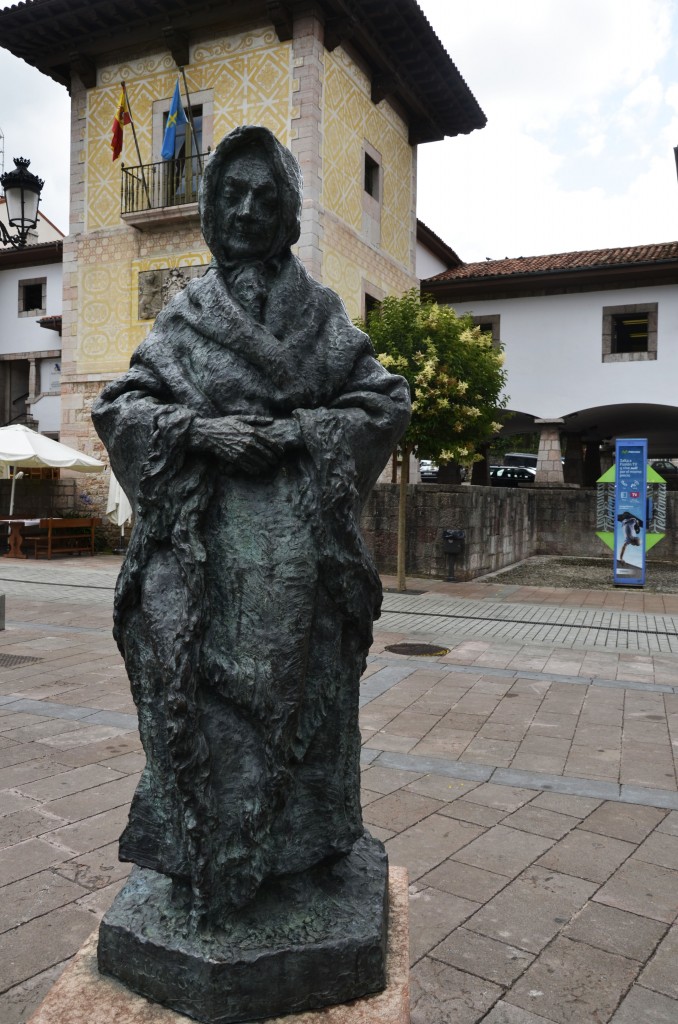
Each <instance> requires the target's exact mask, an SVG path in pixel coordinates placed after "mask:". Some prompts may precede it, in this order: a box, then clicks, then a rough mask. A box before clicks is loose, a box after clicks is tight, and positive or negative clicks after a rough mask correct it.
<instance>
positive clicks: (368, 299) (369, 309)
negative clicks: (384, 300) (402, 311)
mask: <svg viewBox="0 0 678 1024" xmlns="http://www.w3.org/2000/svg"><path fill="white" fill-rule="evenodd" d="M380 306H381V299H378V298H377V297H376V296H375V295H370V293H369V292H365V317H366V318H367V317H368V316H369V315H370V313H373V312H374V311H375V309H379V307H380Z"/></svg>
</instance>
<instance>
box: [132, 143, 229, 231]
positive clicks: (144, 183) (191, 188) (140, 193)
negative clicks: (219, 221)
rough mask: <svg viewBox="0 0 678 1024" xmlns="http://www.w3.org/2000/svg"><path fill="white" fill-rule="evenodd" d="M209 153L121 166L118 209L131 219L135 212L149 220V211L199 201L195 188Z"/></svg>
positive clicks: (176, 207)
mask: <svg viewBox="0 0 678 1024" xmlns="http://www.w3.org/2000/svg"><path fill="white" fill-rule="evenodd" d="M208 155H209V154H207V153H204V154H202V155H201V156H197V155H196V156H190V157H176V158H175V159H174V160H160V161H159V162H158V163H155V164H140V165H139V166H138V167H125V166H123V168H122V179H121V183H120V212H121V214H122V216H123V217H124V218H125V219H126V220H130V221H131V222H134V219H135V216H134V215H137V214H138V215H144V219H145V220H147V219H148V214H149V213H150V212H151V211H154V210H155V211H158V212H159V211H162V210H172V209H177V212H179V209H180V208H185V207H186V206H188V205H190V204H195V203H197V202H198V189H199V188H200V180H201V178H202V172H203V168H204V166H205V162H206V160H207V157H208Z"/></svg>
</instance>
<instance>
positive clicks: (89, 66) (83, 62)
mask: <svg viewBox="0 0 678 1024" xmlns="http://www.w3.org/2000/svg"><path fill="white" fill-rule="evenodd" d="M69 59H70V62H71V71H75V73H76V74H77V76H78V78H79V79H80V81H81V82H82V84H83V85H84V86H85V88H86V89H94V87H95V86H96V84H97V66H96V64H95V63H94V61H93V60H92V58H91V57H88V56H87V55H86V54H84V53H71V54H70V57H69Z"/></svg>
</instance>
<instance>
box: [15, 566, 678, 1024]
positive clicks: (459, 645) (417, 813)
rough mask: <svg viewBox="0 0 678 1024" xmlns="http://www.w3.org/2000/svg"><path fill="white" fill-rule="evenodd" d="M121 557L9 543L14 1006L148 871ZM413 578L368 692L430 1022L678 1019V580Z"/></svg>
mask: <svg viewBox="0 0 678 1024" xmlns="http://www.w3.org/2000/svg"><path fill="white" fill-rule="evenodd" d="M119 564H120V559H119V558H116V557H115V556H98V557H96V558H94V559H90V558H86V557H84V558H82V559H68V560H63V561H52V562H41V563H36V562H35V561H25V562H20V561H14V560H3V561H2V563H1V564H0V592H4V593H5V594H6V617H7V629H6V630H5V631H4V632H0V887H1V888H0V991H1V992H2V993H3V994H2V995H0V1021H2V1024H23V1022H25V1021H26V1020H27V1019H28V1017H29V1016H30V1014H31V1012H32V1010H33V1009H34V1008H35V1007H36V1006H37V1005H38V1004H39V1002H40V1001H41V999H42V998H43V996H44V995H45V993H46V992H47V990H48V989H49V987H50V986H51V984H52V983H53V982H54V980H55V979H56V978H57V977H58V975H59V974H60V972H61V971H62V969H63V967H64V966H65V964H66V963H67V962H68V959H69V958H70V957H71V956H72V955H73V954H74V953H75V951H76V950H77V949H78V948H79V947H80V946H81V945H82V943H83V942H84V940H85V939H86V938H87V936H88V935H89V934H90V933H91V932H92V930H93V929H94V928H96V926H97V923H98V920H99V918H100V916H101V914H102V913H103V912H104V911H105V909H106V908H107V907H108V905H109V904H110V902H111V901H112V899H113V897H114V895H115V893H116V892H117V890H118V889H119V887H120V886H121V885H122V883H123V881H124V878H125V875H126V874H127V871H128V866H126V865H122V864H119V863H118V860H117V838H118V835H119V834H120V832H121V830H122V827H123V825H124V823H125V820H126V816H127V806H128V804H129V801H130V798H131V796H132V793H133V792H134V788H135V786H136V783H137V779H138V776H139V772H140V770H141V768H142V766H143V754H142V752H141V748H140V744H139V740H138V736H137V732H136V717H135V713H134V707H133V704H132V701H131V698H130V696H129V690H128V683H127V679H126V675H125V672H124V668H123V665H122V661H121V659H120V657H119V655H118V652H117V650H116V648H115V645H114V642H113V640H112V637H111V633H110V626H111V609H112V601H113V587H114V584H115V578H116V575H117V571H118V567H119ZM384 582H385V585H386V586H387V587H392V586H393V580H391V579H385V580H384ZM409 588H410V589H409V591H408V593H407V594H405V595H402V594H396V593H392V592H389V591H387V593H386V594H385V599H384V614H383V616H382V618H381V620H380V621H379V622H378V623H377V629H376V633H375V644H374V647H373V649H372V653H371V656H370V660H369V665H368V668H367V671H366V673H365V676H364V679H363V685H362V688H361V704H362V709H361V715H362V729H363V739H364V749H363V761H364V774H363V783H364V792H363V806H364V816H365V821H366V824H367V825H368V827H369V828H370V830H371V831H372V832H373V833H374V834H375V835H377V836H379V837H380V838H382V839H383V840H384V841H385V842H386V846H387V849H388V852H389V856H390V858H391V862H392V863H393V864H398V865H403V866H405V867H406V868H407V869H408V871H409V878H410V941H411V962H412V972H411V1006H412V1024H476V1022H479V1021H483V1022H485V1024H554V1022H555V1024H569V1022H576V1024H591V1022H595V1024H605V1022H608V1021H611V1022H613V1024H675V1022H676V1021H677V1020H678V972H676V969H675V963H676V959H677V958H678V924H677V923H676V921H677V918H678V787H677V785H676V755H678V595H673V594H671V595H668V594H666V595H662V594H651V595H650V594H647V595H645V594H642V593H637V592H634V593H628V592H620V591H577V590H571V589H570V590H564V589H553V588H541V587H539V588H538V587H525V586H505V585H502V584H501V583H498V582H496V581H490V582H486V583H479V582H473V583H457V584H454V583H452V584H447V583H442V582H439V581H424V580H410V581H409ZM402 642H411V643H426V644H431V645H434V647H435V648H436V649H437V651H438V652H439V653H437V654H436V655H435V656H432V657H414V656H413V655H412V654H411V653H409V654H405V655H402V654H397V653H394V652H392V651H389V650H388V649H387V648H389V647H391V646H393V645H397V644H399V643H402ZM445 650H447V652H448V653H440V652H443V651H445Z"/></svg>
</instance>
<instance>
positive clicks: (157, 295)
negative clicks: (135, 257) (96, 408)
mask: <svg viewBox="0 0 678 1024" xmlns="http://www.w3.org/2000/svg"><path fill="white" fill-rule="evenodd" d="M206 270H207V266H206V265H205V266H202V265H201V266H198V267H172V268H171V269H165V270H144V271H142V272H141V273H140V274H139V319H140V320H153V318H154V317H156V316H157V315H158V313H159V312H160V310H161V309H162V307H163V306H165V305H166V304H167V303H168V302H169V300H170V299H172V298H174V296H175V295H176V294H177V293H178V292H181V291H183V290H184V288H185V287H186V285H187V284H188V282H189V281H191V280H193V278H194V277H202V275H203V274H204V273H205V271H206Z"/></svg>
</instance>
